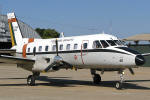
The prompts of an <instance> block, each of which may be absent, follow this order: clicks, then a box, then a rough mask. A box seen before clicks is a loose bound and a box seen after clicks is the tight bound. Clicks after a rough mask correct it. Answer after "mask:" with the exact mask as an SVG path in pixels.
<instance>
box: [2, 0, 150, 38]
mask: <svg viewBox="0 0 150 100" xmlns="http://www.w3.org/2000/svg"><path fill="white" fill-rule="evenodd" d="M0 12H1V13H2V14H7V13H8V12H15V13H16V16H17V17H18V19H20V20H21V21H23V22H25V23H27V24H29V25H30V26H31V27H33V28H36V27H40V28H54V29H56V30H57V31H59V32H64V33H65V36H72V35H85V34H95V33H101V32H102V31H104V32H106V33H109V34H113V35H117V36H118V37H121V38H125V37H128V36H132V35H135V34H140V33H150V0H0Z"/></svg>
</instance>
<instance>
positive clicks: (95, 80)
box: [91, 69, 101, 84]
mask: <svg viewBox="0 0 150 100" xmlns="http://www.w3.org/2000/svg"><path fill="white" fill-rule="evenodd" d="M91 75H92V77H93V83H94V84H99V83H100V82H101V76H100V75H99V74H96V70H95V69H91Z"/></svg>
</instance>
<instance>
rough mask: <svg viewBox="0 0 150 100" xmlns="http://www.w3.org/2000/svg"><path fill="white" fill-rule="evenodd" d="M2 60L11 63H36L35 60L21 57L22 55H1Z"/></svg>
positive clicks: (0, 60) (0, 59)
mask: <svg viewBox="0 0 150 100" xmlns="http://www.w3.org/2000/svg"><path fill="white" fill-rule="evenodd" d="M0 62H2V63H11V64H34V63H35V60H33V59H26V58H21V57H14V56H6V55H0Z"/></svg>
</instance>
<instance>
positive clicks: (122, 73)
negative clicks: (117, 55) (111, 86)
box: [115, 71, 124, 89]
mask: <svg viewBox="0 0 150 100" xmlns="http://www.w3.org/2000/svg"><path fill="white" fill-rule="evenodd" d="M119 74H120V81H119V82H117V83H116V85H115V87H116V89H122V88H123V83H124V77H123V75H124V72H123V71H120V72H119Z"/></svg>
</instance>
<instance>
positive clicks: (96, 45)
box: [93, 40, 102, 48]
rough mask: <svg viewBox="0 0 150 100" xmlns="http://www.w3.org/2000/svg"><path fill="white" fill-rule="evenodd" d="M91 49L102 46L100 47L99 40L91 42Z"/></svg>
mask: <svg viewBox="0 0 150 100" xmlns="http://www.w3.org/2000/svg"><path fill="white" fill-rule="evenodd" d="M93 48H102V46H101V44H100V42H99V40H95V41H94V42H93Z"/></svg>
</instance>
